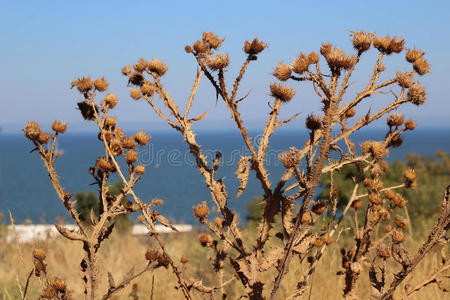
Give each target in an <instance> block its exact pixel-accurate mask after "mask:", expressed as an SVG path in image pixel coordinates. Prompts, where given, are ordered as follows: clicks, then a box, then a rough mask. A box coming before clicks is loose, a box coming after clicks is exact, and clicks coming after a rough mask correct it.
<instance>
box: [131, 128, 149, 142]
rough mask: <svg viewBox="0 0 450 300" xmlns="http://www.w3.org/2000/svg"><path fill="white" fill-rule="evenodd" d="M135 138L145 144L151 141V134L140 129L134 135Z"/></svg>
mask: <svg viewBox="0 0 450 300" xmlns="http://www.w3.org/2000/svg"><path fill="white" fill-rule="evenodd" d="M134 139H135V140H136V142H138V144H140V145H142V146H145V145H147V143H148V142H149V141H150V136H149V135H148V134H146V133H145V132H143V131H142V130H139V131H138V133H136V135H135V136H134Z"/></svg>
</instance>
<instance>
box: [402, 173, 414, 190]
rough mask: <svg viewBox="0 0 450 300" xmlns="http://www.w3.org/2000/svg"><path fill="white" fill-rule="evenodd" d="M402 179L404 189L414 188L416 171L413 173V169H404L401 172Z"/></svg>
mask: <svg viewBox="0 0 450 300" xmlns="http://www.w3.org/2000/svg"><path fill="white" fill-rule="evenodd" d="M403 177H404V178H405V187H406V188H411V187H415V186H416V179H417V175H416V171H414V170H413V169H406V170H405V171H404V172H403Z"/></svg>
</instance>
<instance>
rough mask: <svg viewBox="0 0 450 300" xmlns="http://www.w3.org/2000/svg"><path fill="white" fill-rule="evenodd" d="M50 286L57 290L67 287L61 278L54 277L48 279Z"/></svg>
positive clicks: (61, 290)
mask: <svg viewBox="0 0 450 300" xmlns="http://www.w3.org/2000/svg"><path fill="white" fill-rule="evenodd" d="M50 286H51V287H52V288H54V289H55V291H57V292H64V291H65V290H66V288H67V283H66V281H65V280H63V279H61V278H54V279H53V280H51V281H50Z"/></svg>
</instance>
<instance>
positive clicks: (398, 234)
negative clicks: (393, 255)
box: [392, 230, 404, 244]
mask: <svg viewBox="0 0 450 300" xmlns="http://www.w3.org/2000/svg"><path fill="white" fill-rule="evenodd" d="M403 238H404V237H403V232H402V231H400V230H394V231H392V242H393V243H394V244H398V243H401V242H402V241H403Z"/></svg>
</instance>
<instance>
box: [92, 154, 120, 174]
mask: <svg viewBox="0 0 450 300" xmlns="http://www.w3.org/2000/svg"><path fill="white" fill-rule="evenodd" d="M95 166H96V167H97V169H99V170H101V171H103V172H114V171H115V170H116V167H115V166H114V164H113V163H112V162H111V161H109V160H108V159H107V158H105V157H99V158H97V162H96V163H95Z"/></svg>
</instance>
